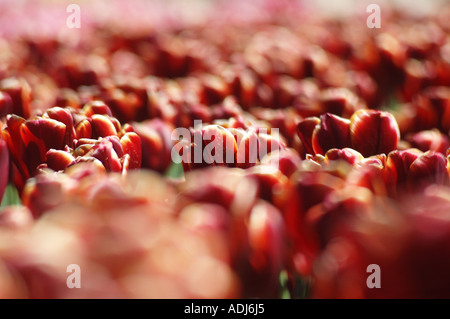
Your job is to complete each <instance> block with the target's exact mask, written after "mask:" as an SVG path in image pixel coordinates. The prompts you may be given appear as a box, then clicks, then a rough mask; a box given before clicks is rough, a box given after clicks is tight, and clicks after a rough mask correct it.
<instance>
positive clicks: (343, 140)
mask: <svg viewBox="0 0 450 319" xmlns="http://www.w3.org/2000/svg"><path fill="white" fill-rule="evenodd" d="M349 128H350V121H349V120H347V119H344V118H342V117H339V116H336V115H333V114H330V113H326V114H323V115H321V116H320V124H319V125H317V126H316V127H315V128H314V131H313V135H312V147H313V150H314V153H315V154H321V155H325V153H326V152H327V151H328V150H330V149H332V148H345V147H351V140H350V129H349ZM356 150H358V149H356ZM363 155H364V154H363Z"/></svg>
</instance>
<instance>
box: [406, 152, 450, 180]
mask: <svg viewBox="0 0 450 319" xmlns="http://www.w3.org/2000/svg"><path fill="white" fill-rule="evenodd" d="M446 167H447V159H446V157H445V156H444V155H443V154H441V153H436V152H432V151H428V152H425V153H423V154H421V155H420V156H419V157H418V158H417V159H416V160H415V161H414V162H413V163H412V164H411V166H410V168H409V172H408V176H407V178H408V184H409V187H410V188H412V189H414V188H416V187H420V186H423V185H426V184H430V183H437V184H444V183H447V182H448V179H449V176H448V173H447V168H446Z"/></svg>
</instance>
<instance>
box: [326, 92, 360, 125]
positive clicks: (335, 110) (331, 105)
mask: <svg viewBox="0 0 450 319" xmlns="http://www.w3.org/2000/svg"><path fill="white" fill-rule="evenodd" d="M319 99H320V104H321V109H322V112H323V113H332V114H335V115H338V116H342V117H346V118H347V117H350V116H351V115H352V114H353V113H354V112H355V111H357V110H359V109H361V108H363V107H364V104H363V102H362V101H361V100H360V99H359V97H358V96H357V95H355V94H354V93H353V92H352V91H350V90H349V89H346V88H329V89H325V90H323V91H322V92H321V93H320V95H319Z"/></svg>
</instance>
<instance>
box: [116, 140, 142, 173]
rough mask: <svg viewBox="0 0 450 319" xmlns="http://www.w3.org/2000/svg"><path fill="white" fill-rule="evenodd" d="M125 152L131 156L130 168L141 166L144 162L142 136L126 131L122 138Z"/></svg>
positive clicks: (121, 141)
mask: <svg viewBox="0 0 450 319" xmlns="http://www.w3.org/2000/svg"><path fill="white" fill-rule="evenodd" d="M120 144H121V145H122V149H123V152H124V153H125V154H128V155H129V156H130V166H129V168H130V169H135V168H140V167H141V163H142V147H141V138H140V137H139V135H137V134H136V133H133V132H131V133H126V134H125V135H124V136H122V138H121V139H120Z"/></svg>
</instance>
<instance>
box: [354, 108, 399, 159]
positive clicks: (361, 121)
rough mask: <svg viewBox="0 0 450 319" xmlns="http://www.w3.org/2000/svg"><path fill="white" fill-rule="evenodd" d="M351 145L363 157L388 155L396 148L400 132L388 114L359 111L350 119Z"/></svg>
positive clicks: (393, 119) (374, 111)
mask: <svg viewBox="0 0 450 319" xmlns="http://www.w3.org/2000/svg"><path fill="white" fill-rule="evenodd" d="M350 132H351V143H352V145H353V148H354V149H355V150H357V151H359V152H360V153H361V154H362V155H363V156H364V157H368V156H371V155H376V154H381V153H384V154H388V153H389V152H390V151H393V150H395V149H396V148H397V144H398V142H399V140H400V131H399V128H398V125H397V122H396V121H395V118H394V117H393V116H392V115H391V114H390V113H388V112H383V111H376V110H359V111H357V112H355V113H354V114H353V115H352V117H351V119H350Z"/></svg>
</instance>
